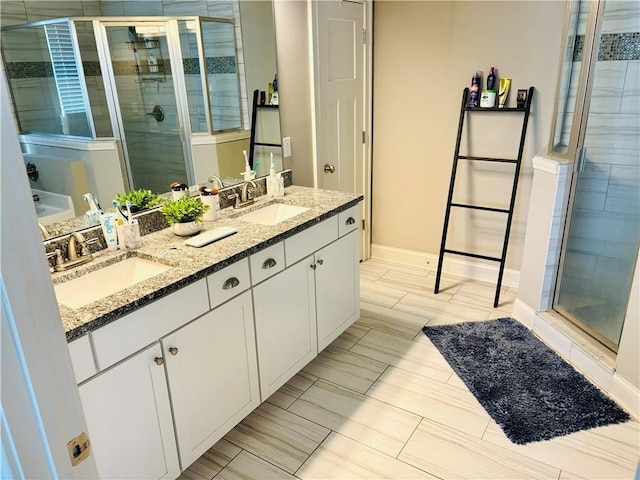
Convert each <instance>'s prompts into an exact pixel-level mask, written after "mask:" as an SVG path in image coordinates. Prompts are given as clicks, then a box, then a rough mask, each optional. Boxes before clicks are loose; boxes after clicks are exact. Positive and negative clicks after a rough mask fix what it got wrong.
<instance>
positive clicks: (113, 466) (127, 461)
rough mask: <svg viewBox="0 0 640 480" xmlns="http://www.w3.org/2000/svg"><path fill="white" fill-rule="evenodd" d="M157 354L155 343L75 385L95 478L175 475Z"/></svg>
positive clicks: (175, 456) (177, 470)
mask: <svg viewBox="0 0 640 480" xmlns="http://www.w3.org/2000/svg"><path fill="white" fill-rule="evenodd" d="M156 359H158V360H156ZM161 359H162V351H161V349H160V344H159V343H157V342H156V343H155V344H153V345H152V346H151V347H149V348H147V349H146V350H143V351H142V352H140V353H138V354H136V355H134V356H133V357H131V358H129V359H128V360H126V361H124V362H121V363H119V364H117V365H116V366H114V367H112V368H111V369H109V370H106V371H104V372H102V373H101V374H100V375H97V376H95V377H94V378H92V379H91V380H89V381H88V382H86V383H84V384H83V385H81V386H80V387H79V391H80V399H81V401H82V406H83V409H84V415H85V419H86V421H87V428H88V430H89V432H88V433H89V438H90V441H91V451H92V454H93V456H94V458H95V461H96V466H97V470H98V474H99V478H114V479H115V478H145V479H159V478H163V479H164V478H166V479H174V478H176V477H177V476H178V475H180V467H179V465H178V453H177V449H176V442H175V436H174V433H173V419H172V416H171V407H170V404H169V394H168V391H167V382H166V378H165V372H164V367H163V366H162V360H161Z"/></svg>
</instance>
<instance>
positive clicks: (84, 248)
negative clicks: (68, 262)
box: [80, 237, 100, 257]
mask: <svg viewBox="0 0 640 480" xmlns="http://www.w3.org/2000/svg"><path fill="white" fill-rule="evenodd" d="M94 243H100V239H99V238H98V237H93V238H90V239H88V240H85V241H83V242H80V249H81V250H80V256H81V257H86V256H87V255H89V254H90V252H89V245H93V244H94Z"/></svg>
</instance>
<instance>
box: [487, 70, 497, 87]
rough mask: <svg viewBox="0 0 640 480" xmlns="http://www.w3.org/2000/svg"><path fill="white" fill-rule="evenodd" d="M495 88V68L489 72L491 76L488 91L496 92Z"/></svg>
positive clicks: (488, 78)
mask: <svg viewBox="0 0 640 480" xmlns="http://www.w3.org/2000/svg"><path fill="white" fill-rule="evenodd" d="M495 86H496V74H495V71H494V68H493V67H491V70H489V75H488V76H487V90H493V91H494V92H495V90H496V89H495Z"/></svg>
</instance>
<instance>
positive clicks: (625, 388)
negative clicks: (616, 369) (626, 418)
mask: <svg viewBox="0 0 640 480" xmlns="http://www.w3.org/2000/svg"><path fill="white" fill-rule="evenodd" d="M609 393H610V394H611V396H612V397H614V398H615V399H616V400H617V401H618V402H620V403H621V404H622V405H623V406H624V407H625V408H626V409H627V411H628V412H629V413H630V414H631V415H633V416H634V417H635V418H636V420H637V419H639V418H640V390H639V389H637V388H636V387H634V386H633V385H632V384H631V383H629V382H628V381H627V380H625V379H624V378H622V377H621V376H620V375H618V374H617V373H614V374H613V379H612V380H611V390H610V392H609Z"/></svg>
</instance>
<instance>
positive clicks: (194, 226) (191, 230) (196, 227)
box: [172, 222, 202, 237]
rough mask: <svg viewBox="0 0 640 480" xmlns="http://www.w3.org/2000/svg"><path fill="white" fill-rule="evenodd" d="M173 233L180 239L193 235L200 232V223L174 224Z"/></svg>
mask: <svg viewBox="0 0 640 480" xmlns="http://www.w3.org/2000/svg"><path fill="white" fill-rule="evenodd" d="M172 228H173V233H175V234H176V235H179V236H181V237H188V236H189V235H195V234H196V233H198V232H199V231H200V230H202V223H196V222H185V223H174V224H173V227H172Z"/></svg>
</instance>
